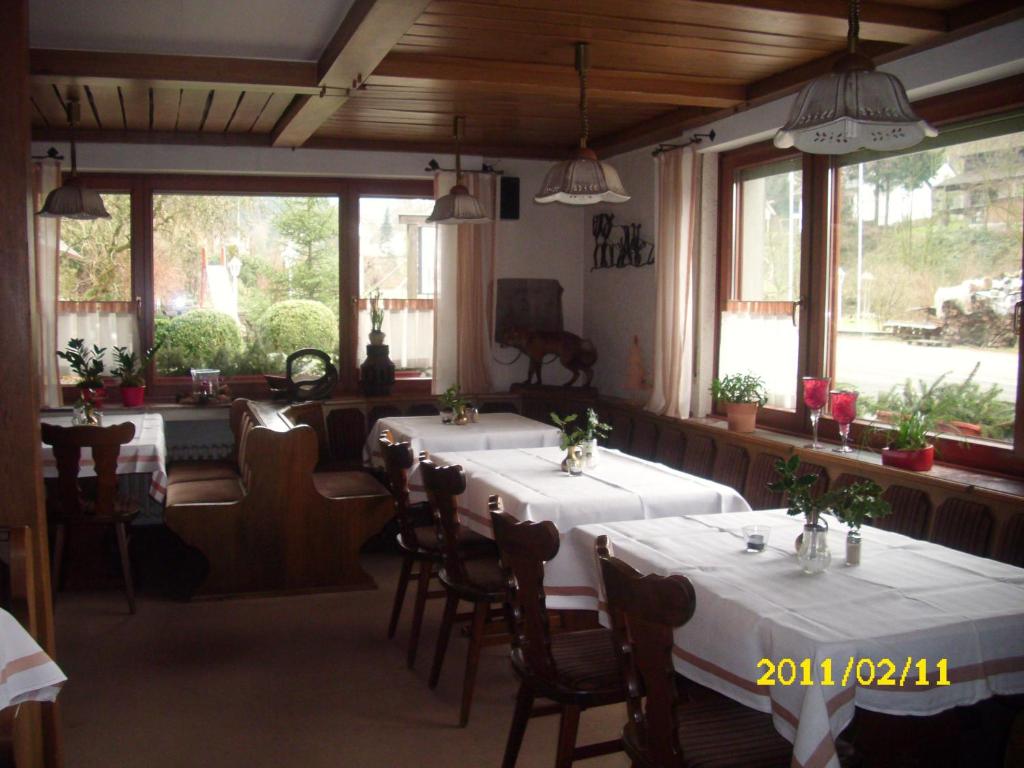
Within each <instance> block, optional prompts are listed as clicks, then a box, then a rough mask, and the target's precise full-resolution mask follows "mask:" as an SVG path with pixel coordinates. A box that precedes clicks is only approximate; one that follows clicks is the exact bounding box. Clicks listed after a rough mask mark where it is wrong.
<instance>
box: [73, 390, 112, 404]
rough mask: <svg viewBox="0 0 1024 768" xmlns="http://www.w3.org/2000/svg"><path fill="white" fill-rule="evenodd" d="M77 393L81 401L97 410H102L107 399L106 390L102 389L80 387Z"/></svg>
mask: <svg viewBox="0 0 1024 768" xmlns="http://www.w3.org/2000/svg"><path fill="white" fill-rule="evenodd" d="M79 393H80V394H81V396H82V400H84V401H85V402H87V403H92V404H93V405H95V406H96V407H97V408H102V407H103V402H104V401H105V400H106V399H107V390H106V389H105V388H104V387H80V388H79Z"/></svg>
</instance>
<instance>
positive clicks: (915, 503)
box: [869, 485, 932, 539]
mask: <svg viewBox="0 0 1024 768" xmlns="http://www.w3.org/2000/svg"><path fill="white" fill-rule="evenodd" d="M883 498H885V500H886V501H888V502H889V504H890V506H892V513H891V514H890V515H887V516H886V517H883V518H881V519H879V520H877V521H869V522H870V523H871V524H872V525H875V526H877V527H879V528H883V529H885V530H887V531H895V532H896V533H902V534H904V535H906V536H913V537H914V538H915V539H923V538H924V535H925V532H926V531H927V530H928V515H929V513H930V512H931V510H932V505H931V502H930V501H928V495H927V494H926V493H925V492H924V491H921V490H918V489H917V488H907V487H906V486H903V485H890V486H889V487H888V488H886V489H885V494H884V495H883Z"/></svg>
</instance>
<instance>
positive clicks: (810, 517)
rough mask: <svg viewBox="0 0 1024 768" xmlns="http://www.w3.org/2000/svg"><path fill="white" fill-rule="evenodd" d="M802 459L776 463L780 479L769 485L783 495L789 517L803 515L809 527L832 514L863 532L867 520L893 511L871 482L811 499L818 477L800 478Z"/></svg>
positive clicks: (790, 459)
mask: <svg viewBox="0 0 1024 768" xmlns="http://www.w3.org/2000/svg"><path fill="white" fill-rule="evenodd" d="M799 466H800V457H799V456H791V457H790V458H789V459H788V460H785V461H784V460H782V459H779V460H778V461H777V462H775V472H776V473H777V474H778V476H779V479H778V480H776V481H775V482H772V483H769V484H768V487H769V488H770V489H771V490H773V491H775V492H776V493H784V494H785V497H786V500H787V502H786V503H787V504H788V505H789V507H788V509H787V510H786V511H787V512H788V513H789V514H790V515H802V516H803V518H804V520H805V521H806V523H807V525H815V526H816V525H818V521H819V519H820V518H821V515H823V514H825V513H826V512H831V513H832V514H833V515H834V516H835V517H836V518H837V519H838V520H841V521H842V522H844V523H846V524H847V525H849V526H850V527H851V528H855V529H856V528H860V526H861V525H862V524H863V523H864V521H865V520H867V519H868V518H872V519H877V518H879V517H885V516H886V515H888V514H889V513H890V512H891V511H892V508H891V507H890V506H889V502H887V501H886V500H885V499H883V498H882V488H881V486H879V485H878V483H876V482H874V481H872V480H865V481H862V482H859V483H853V484H852V485H846V486H843V487H842V488H837V489H836V490H833V491H829V492H828V493H823V494H821V495H820V496H817V497H813V496H811V488H813V487H814V484H815V483H816V482H817V481H818V477H817V475H798V474H797V469H798V468H799Z"/></svg>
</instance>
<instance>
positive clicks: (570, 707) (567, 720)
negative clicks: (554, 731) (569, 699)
mask: <svg viewBox="0 0 1024 768" xmlns="http://www.w3.org/2000/svg"><path fill="white" fill-rule="evenodd" d="M579 725H580V708H579V707H577V706H576V705H574V704H566V705H565V706H564V707H563V708H562V719H561V722H560V723H559V726H558V752H557V754H556V755H555V768H569V766H571V765H572V753H573V751H574V750H575V749H576V730H577V729H578V728H579Z"/></svg>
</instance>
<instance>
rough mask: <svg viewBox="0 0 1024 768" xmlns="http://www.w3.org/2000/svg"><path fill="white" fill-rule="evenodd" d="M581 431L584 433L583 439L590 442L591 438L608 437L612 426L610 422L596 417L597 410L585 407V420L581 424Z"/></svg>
mask: <svg viewBox="0 0 1024 768" xmlns="http://www.w3.org/2000/svg"><path fill="white" fill-rule="evenodd" d="M583 431H584V433H586V437H585V438H584V440H585V441H586V442H590V441H591V440H599V439H603V438H606V437H608V435H610V434H611V431H612V427H611V425H610V424H605V423H604V422H603V421H600V420H599V419H598V418H597V412H596V411H595V410H594V409H593V408H587V420H586V422H585V424H584V426H583Z"/></svg>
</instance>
